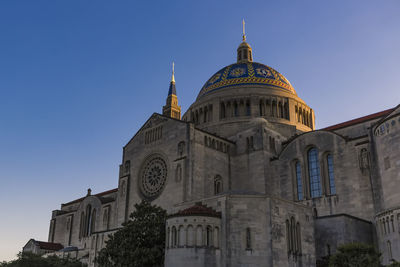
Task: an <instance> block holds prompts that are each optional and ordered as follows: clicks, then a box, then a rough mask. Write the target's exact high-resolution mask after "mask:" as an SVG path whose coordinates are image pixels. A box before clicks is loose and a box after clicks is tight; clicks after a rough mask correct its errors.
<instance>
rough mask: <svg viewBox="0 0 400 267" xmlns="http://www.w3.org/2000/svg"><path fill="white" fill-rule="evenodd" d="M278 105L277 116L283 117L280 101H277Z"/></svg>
mask: <svg viewBox="0 0 400 267" xmlns="http://www.w3.org/2000/svg"><path fill="white" fill-rule="evenodd" d="M278 107H279V114H278V117H279V118H283V105H282V102H281V101H279V104H278Z"/></svg>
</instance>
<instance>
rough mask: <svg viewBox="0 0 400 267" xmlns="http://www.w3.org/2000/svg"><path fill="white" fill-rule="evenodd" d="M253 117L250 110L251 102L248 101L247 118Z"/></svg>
mask: <svg viewBox="0 0 400 267" xmlns="http://www.w3.org/2000/svg"><path fill="white" fill-rule="evenodd" d="M250 115H251V110H250V102H249V101H246V116H250Z"/></svg>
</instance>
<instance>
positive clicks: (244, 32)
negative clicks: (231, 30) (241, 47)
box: [242, 19, 246, 42]
mask: <svg viewBox="0 0 400 267" xmlns="http://www.w3.org/2000/svg"><path fill="white" fill-rule="evenodd" d="M244 24H245V22H244V19H243V20H242V26H243V42H245V41H246V31H245V27H244Z"/></svg>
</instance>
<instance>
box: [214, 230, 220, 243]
mask: <svg viewBox="0 0 400 267" xmlns="http://www.w3.org/2000/svg"><path fill="white" fill-rule="evenodd" d="M214 247H216V248H219V228H218V227H215V228H214Z"/></svg>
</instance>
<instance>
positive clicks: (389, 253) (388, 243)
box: [387, 240, 393, 261]
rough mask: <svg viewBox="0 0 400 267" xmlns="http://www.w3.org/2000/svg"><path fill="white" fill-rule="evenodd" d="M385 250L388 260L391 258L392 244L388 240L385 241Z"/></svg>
mask: <svg viewBox="0 0 400 267" xmlns="http://www.w3.org/2000/svg"><path fill="white" fill-rule="evenodd" d="M387 251H388V260H389V261H390V260H391V259H393V256H392V244H391V243H390V241H389V240H388V241H387Z"/></svg>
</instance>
